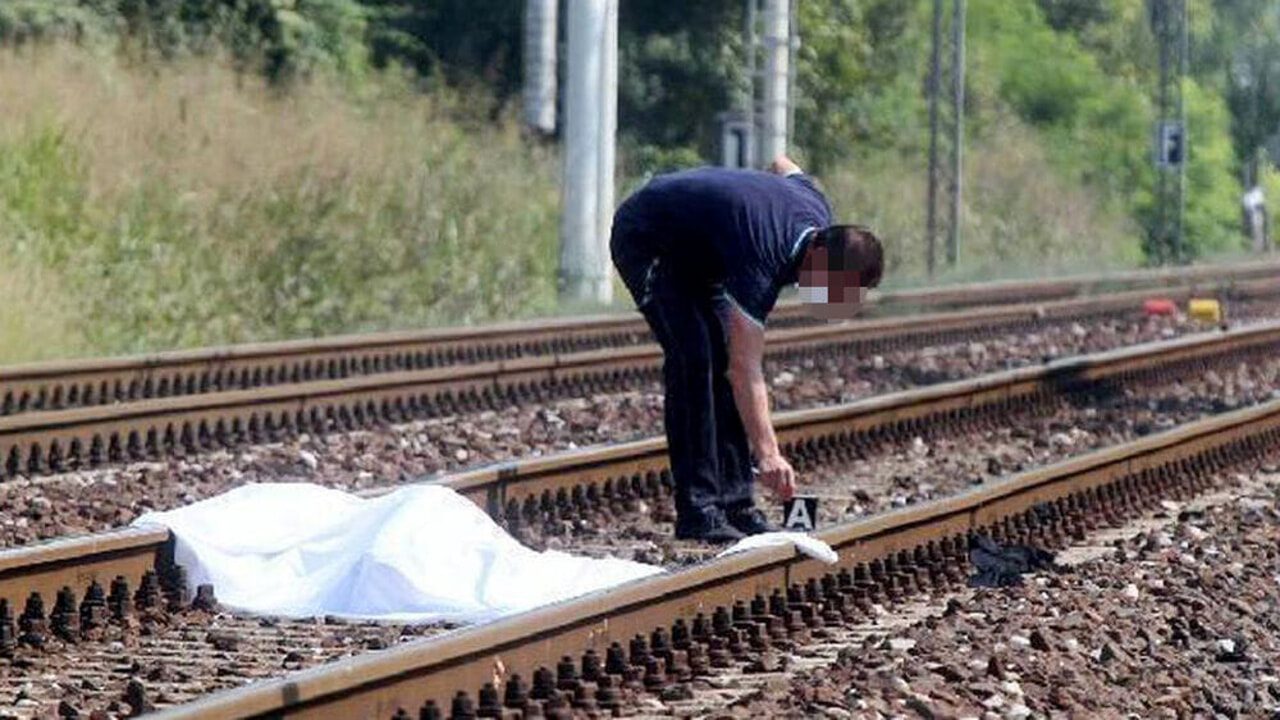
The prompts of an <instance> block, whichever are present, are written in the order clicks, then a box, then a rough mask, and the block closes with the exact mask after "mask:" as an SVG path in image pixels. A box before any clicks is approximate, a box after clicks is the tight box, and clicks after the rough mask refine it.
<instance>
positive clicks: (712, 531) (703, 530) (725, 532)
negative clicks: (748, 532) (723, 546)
mask: <svg viewBox="0 0 1280 720" xmlns="http://www.w3.org/2000/svg"><path fill="white" fill-rule="evenodd" d="M744 537H746V536H745V535H743V534H742V531H741V530H739V529H738V528H736V527H734V526H732V525H730V524H729V523H727V522H725V519H724V517H723V516H714V517H711V518H707V519H706V521H705V522H702V523H680V522H677V523H676V539H677V540H702V541H704V542H709V543H728V542H737V541H739V540H741V539H742V538H744Z"/></svg>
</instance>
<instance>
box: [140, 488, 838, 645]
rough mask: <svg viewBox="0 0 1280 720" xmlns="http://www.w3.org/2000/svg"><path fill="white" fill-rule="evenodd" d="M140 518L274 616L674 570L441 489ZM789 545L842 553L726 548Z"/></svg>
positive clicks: (496, 598)
mask: <svg viewBox="0 0 1280 720" xmlns="http://www.w3.org/2000/svg"><path fill="white" fill-rule="evenodd" d="M134 524H135V525H159V526H162V527H167V528H169V530H170V531H172V532H173V534H174V536H175V538H176V547H175V559H176V560H177V562H179V563H181V564H182V565H184V566H185V567H186V569H187V581H188V583H189V584H190V585H191V586H192V587H193V588H194V587H195V586H197V585H200V584H203V583H211V584H212V585H213V587H214V592H215V594H216V595H217V596H218V601H219V602H220V603H222V604H223V605H224V606H226V607H229V608H232V609H235V610H238V611H242V612H248V613H255V614H262V615H277V616H286V617H312V616H317V615H337V616H342V617H349V618H366V619H375V620H386V621H406V622H408V621H413V622H431V621H437V620H447V621H454V622H464V623H469V622H483V621H485V620H490V619H493V618H496V617H501V616H503V615H507V614H510V613H514V612H520V611H522V610H528V609H532V608H534V607H538V606H540V605H546V604H549V603H553V602H558V601H561V600H566V599H569V598H572V597H576V596H578V595H582V594H585V593H589V592H593V591H596V590H602V589H605V588H609V587H613V586H614V585H619V584H621V583H624V582H628V581H631V580H636V579H639V578H642V577H646V576H649V575H653V574H655V573H659V572H662V571H663V570H662V568H660V567H656V566H653V565H645V564H642V563H637V562H631V561H628V560H620V559H613V558H605V559H597V558H588V557H580V556H575V555H569V554H566V553H562V552H556V551H552V550H549V551H545V552H538V551H536V550H532V549H530V548H527V547H525V546H523V545H521V544H520V543H519V542H518V541H516V540H515V539H514V538H512V537H511V536H510V535H508V534H507V533H506V531H504V530H503V529H502V528H501V527H499V526H498V525H497V524H496V523H494V522H493V520H491V519H490V518H489V516H488V515H487V514H486V513H485V512H484V511H483V510H481V509H480V508H479V507H477V506H476V505H475V504H474V503H472V502H471V501H469V500H467V499H466V498H464V497H462V496H461V495H459V494H458V493H456V492H454V491H453V490H451V489H449V488H446V487H442V486H438V485H412V486H407V487H404V488H401V489H399V490H396V491H395V492H392V493H388V494H386V495H383V496H381V497H376V498H369V499H366V498H360V497H357V496H354V495H351V494H348V493H345V492H342V491H340V490H332V489H328V488H323V487H320V486H318V485H311V484H306V483H281V484H258V485H245V486H243V487H240V488H237V489H235V490H231V491H229V492H227V493H224V494H222V495H218V496H216V497H213V498H209V499H208V500H203V501H200V502H197V503H194V504H192V505H188V506H186V507H183V508H178V509H176V510H170V511H166V512H152V513H147V514H145V515H143V516H142V517H140V518H138V519H137V520H135V521H134ZM787 542H793V543H794V544H795V545H796V546H797V548H798V549H800V550H801V551H802V552H805V553H807V554H810V555H813V556H814V557H817V558H819V559H822V560H825V561H827V562H834V560H835V553H834V551H832V550H831V548H830V547H828V546H826V544H825V543H822V542H821V541H818V540H816V539H814V538H811V537H807V536H804V535H800V534H797V533H770V534H769V535H764V536H760V535H758V536H755V537H754V538H747V539H746V540H743V541H742V542H740V543H739V544H738V545H735V546H734V547H731V548H729V549H728V550H726V551H725V553H723V554H728V553H729V552H733V551H736V550H746V549H751V548H752V547H759V546H763V545H778V544H785V543H787ZM824 548H825V552H824V551H823V549H824Z"/></svg>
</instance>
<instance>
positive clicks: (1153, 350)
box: [0, 323, 1280, 717]
mask: <svg viewBox="0 0 1280 720" xmlns="http://www.w3.org/2000/svg"><path fill="white" fill-rule="evenodd" d="M1277 345H1280V323H1276V324H1271V325H1265V326H1258V327H1252V328H1247V329H1242V330H1234V331H1227V332H1221V333H1213V334H1211V335H1210V336H1207V337H1192V338H1184V339H1180V340H1174V341H1170V342H1164V343H1154V344H1149V345H1145V346H1139V347H1134V348H1127V349H1123V350H1116V351H1111V352H1107V353H1101V354H1098V355H1094V356H1088V357H1082V358H1075V359H1071V360H1064V361H1059V362H1055V363H1051V364H1049V365H1046V366H1043V367H1038V368H1026V369H1020V370H1013V371H1007V372H1002V373H996V374H993V375H989V376H985V377H981V378H976V379H972V380H966V381H960V382H954V383H947V384H943V385H937V386H932V387H929V388H924V389H920V390H913V391H908V392H902V393H895V394H892V395H885V396H881V397H874V398H869V399H866V400H862V401H858V402H854V403H849V404H847V405H842V406H838V407H831V408H820V409H814V410H805V411H797V412H791V413H785V414H782V415H780V416H779V417H778V418H777V421H778V429H779V435H780V441H781V443H782V445H783V448H784V450H785V451H786V452H787V453H788V454H789V455H790V456H791V457H792V458H793V459H794V460H795V461H796V463H797V465H798V466H799V467H801V468H804V467H806V466H812V465H816V464H821V463H823V462H826V461H828V460H830V459H832V458H838V457H841V456H842V455H845V454H849V453H856V452H860V451H862V450H865V449H866V448H867V447H868V446H869V445H872V444H877V443H880V442H882V441H884V440H886V439H889V438H895V437H903V436H907V435H914V434H920V433H924V434H926V435H927V434H929V433H930V432H940V431H943V430H944V429H945V430H947V431H950V430H952V429H956V428H962V427H965V426H966V425H968V424H969V423H974V422H990V421H997V419H998V418H1001V417H1004V416H1006V415H1007V414H1008V413H1010V412H1013V411H1023V412H1026V411H1032V412H1034V411H1035V409H1036V408H1037V407H1039V406H1040V405H1041V404H1048V403H1049V402H1051V401H1053V400H1054V399H1055V398H1058V397H1061V396H1062V394H1064V393H1074V392H1081V391H1083V392H1090V391H1097V390H1099V389H1103V390H1105V389H1107V388H1109V387H1112V386H1115V385H1120V384H1124V383H1127V382H1134V381H1141V380H1145V379H1156V380H1160V379H1163V378H1165V377H1169V376H1172V375H1176V374H1181V373H1186V372H1194V371H1199V370H1201V369H1203V368H1206V367H1210V366H1213V365H1215V364H1219V363H1223V362H1239V361H1241V360H1242V359H1247V358H1249V357H1254V356H1260V355H1273V354H1274V352H1275V349H1276V346H1277ZM1144 442H1148V441H1144ZM1144 447H1145V446H1144ZM1108 452H1113V451H1108ZM1090 457H1094V456H1090ZM1073 462H1077V461H1073ZM1072 467H1074V466H1072ZM1134 467H1138V466H1137V465H1135V466H1134ZM438 481H439V482H443V483H445V484H447V485H449V486H450V487H453V488H454V489H456V490H458V491H459V492H460V493H462V494H464V495H466V496H467V497H469V498H471V499H472V500H473V501H474V502H477V503H478V504H480V505H481V506H482V507H486V508H487V509H488V511H489V512H490V513H491V514H492V515H493V516H494V517H495V518H497V519H498V520H499V521H500V522H501V523H503V524H504V525H506V526H507V527H508V528H511V527H512V526H513V525H517V524H519V523H521V522H528V517H529V514H530V513H533V514H538V513H544V512H547V511H551V512H556V511H557V509H558V508H574V507H578V508H581V507H590V506H591V505H593V504H598V503H607V502H608V501H609V500H610V499H618V498H626V497H628V496H632V497H635V496H640V497H645V496H652V495H654V494H658V493H665V492H668V491H669V487H668V486H667V484H668V480H667V459H666V453H665V446H664V442H663V441H662V440H661V439H651V440H645V441H639V442H633V443H627V444H622V445H617V446H608V447H601V448H593V449H586V450H580V451H576V452H572V453H566V454H564V455H558V456H554V457H547V458H535V459H529V460H524V461H519V462H513V463H503V464H500V465H495V466H492V467H488V468H482V469H479V470H475V471H471V472H467V473H462V474H458V475H453V476H449V477H446V478H440V479H438ZM990 492H991V489H990V488H984V489H983V490H981V491H980V492H979V493H978V494H977V495H975V494H974V493H970V494H969V495H966V496H965V497H967V498H972V497H979V496H980V497H983V498H987V497H988V495H983V494H982V493H990ZM1020 492H1022V491H1020ZM1027 492H1030V491H1027ZM1003 497H1004V496H1002V495H1000V496H995V495H992V496H990V498H988V499H986V500H984V501H983V502H984V503H986V505H984V506H983V507H998V508H1003V507H1005V505H1004V504H1001V503H1005V500H1003V499H1001V498H1003ZM1019 497H1021V495H1019ZM997 501H999V502H997ZM949 502H950V501H949ZM1010 502H1011V501H1010ZM1006 504H1007V503H1006ZM924 512H925V511H924V510H922V509H913V510H910V511H906V512H905V514H904V513H898V514H895V515H893V516H886V517H892V518H904V517H924V516H923V515H921V514H920V513H924ZM983 512H986V511H985V510H984V511H983ZM971 515H972V516H973V517H974V518H981V519H983V520H982V522H983V523H984V524H989V522H990V521H989V520H987V519H985V518H987V515H982V514H981V513H980V512H977V511H974V513H971ZM869 522H871V523H872V524H871V525H867V524H865V523H864V524H860V525H858V527H860V528H863V530H865V529H866V528H867V527H879V526H878V525H875V523H886V522H888V520H885V519H884V518H877V519H874V520H872V521H869ZM966 522H969V521H966ZM863 530H860V531H858V532H859V533H861V532H863ZM850 532H852V531H850ZM840 537H841V538H843V536H840ZM849 537H850V538H853V539H840V540H839V542H838V543H835V544H837V545H839V546H842V547H845V546H852V545H857V543H858V542H863V541H862V540H859V538H863V537H870V536H867V535H865V533H864V534H857V533H854V534H853V535H850V536H849ZM851 544H852V545H851ZM859 552H860V553H861V551H859ZM784 555H787V554H785V553H784ZM770 557H772V556H770ZM779 557H781V556H779ZM859 557H862V555H861V554H860V555H859ZM793 560H794V559H792V558H790V556H789V555H787V557H786V559H785V560H780V561H779V562H781V565H778V568H775V570H776V571H771V572H772V574H771V575H769V576H768V577H764V578H763V579H762V577H763V576H760V575H759V574H758V573H757V571H756V570H755V569H750V571H749V573H747V574H745V575H741V576H732V574H731V573H730V574H729V575H726V576H725V578H724V579H722V580H718V581H717V582H718V583H720V584H719V585H716V587H722V588H723V590H715V589H714V588H703V589H702V590H699V591H698V592H697V594H696V597H697V598H703V599H704V600H705V601H706V602H711V600H713V599H716V598H725V597H730V596H732V597H742V595H741V592H743V588H746V587H763V585H762V584H761V583H766V582H771V580H769V578H773V579H775V580H776V579H778V578H783V579H785V580H787V581H788V582H789V581H790V579H791V578H793V577H801V578H807V577H808V576H807V575H803V574H796V573H797V572H798V571H793V570H791V569H789V568H791V567H792V564H793ZM744 562H746V561H745V560H744V559H735V560H733V561H732V562H731V563H729V564H727V565H726V564H724V563H721V564H719V565H715V566H714V567H715V568H716V569H715V571H714V573H720V574H721V575H724V574H725V573H727V572H728V570H726V568H732V567H739V565H735V564H734V563H744ZM770 562H773V561H772V560H771V561H770ZM741 567H743V568H755V567H756V565H754V564H751V563H747V564H745V565H741ZM779 568H781V569H779ZM744 572H747V571H746V570H744ZM697 573H703V574H706V573H712V571H710V570H703V569H699V570H698V571H697ZM714 573H712V574H708V575H705V577H713V575H714ZM703 576H704V575H696V577H703ZM148 577H150V579H147V578H148ZM675 577H680V578H686V577H694V576H686V575H684V574H680V575H678V576H670V577H667V578H663V580H662V582H665V583H671V582H676V581H675V580H673V579H672V578H675ZM148 583H150V585H151V586H156V585H157V584H161V585H163V586H164V587H165V588H166V590H167V591H168V592H169V593H170V594H173V595H174V596H175V597H176V596H180V592H181V588H180V586H181V574H180V572H179V570H178V569H177V568H175V567H174V566H173V565H172V550H171V547H170V538H169V535H168V533H167V532H164V531H156V530H144V529H124V530H118V531H114V532H110V533H104V534H100V535H93V536H87V537H81V538H71V539H65V540H58V541H53V542H50V543H45V544H41V545H36V546H32V547H28V548H19V549H14V550H10V551H5V552H0V607H3V608H4V611H3V612H0V616H4V615H5V613H7V612H11V609H13V611H16V608H19V607H24V606H23V605H22V603H24V602H25V607H24V614H26V612H25V611H30V610H31V608H32V607H33V605H32V603H33V599H34V600H35V607H36V608H37V611H38V612H43V609H44V608H47V607H49V606H50V605H51V603H50V602H49V599H51V598H52V597H53V596H54V595H55V594H59V593H60V594H62V595H69V596H70V597H72V598H73V599H75V598H81V597H87V596H89V595H91V594H93V592H96V593H97V594H98V596H99V597H101V596H102V595H103V594H104V590H103V588H105V587H107V586H110V587H111V588H112V592H113V593H117V592H118V593H120V594H122V595H123V596H124V597H129V596H130V589H131V588H137V587H140V586H147V584H148ZM744 583H745V584H744ZM95 584H96V585H97V588H98V589H97V590H96V591H91V587H92V586H93V585H95ZM654 587H661V588H666V587H667V586H666V585H661V586H654ZM673 587H674V586H673ZM646 588H647V589H643V590H641V589H639V588H635V589H633V590H634V591H635V592H638V593H640V595H637V596H636V597H640V596H642V595H645V594H646V593H651V592H658V591H655V590H653V589H652V588H649V587H648V586H646ZM627 592H632V590H628V591H627ZM661 592H666V590H662V591H661ZM672 592H674V591H672ZM753 592H755V591H753ZM724 593H729V595H725V594H724ZM659 594H661V593H660V592H659ZM618 597H622V596H619V595H610V596H608V598H607V601H608V603H613V602H614V601H615V600H616V599H617V598H618ZM628 597H629V596H628ZM675 597H682V598H684V599H683V600H680V601H679V602H677V601H676V600H675V599H669V600H670V602H668V605H670V606H672V607H675V606H679V607H693V606H692V605H688V603H689V602H692V600H690V599H689V598H694V597H695V596H694V595H688V596H685V595H680V594H679V593H677V594H676V595H673V596H672V598H675ZM695 599H696V598H695ZM170 602H175V601H174V600H171V601H170ZM592 602H604V600H601V599H600V598H596V599H595V600H593V601H592ZM637 602H639V601H637ZM699 602H701V601H699ZM672 603H674V605H672ZM71 607H72V608H74V607H75V605H74V602H73V603H72V605H71ZM607 607H608V608H610V609H609V610H608V611H607V613H606V614H610V617H611V618H612V614H613V613H615V612H616V611H615V609H613V608H614V607H615V605H613V604H609V605H608V606H607ZM73 611H74V610H73ZM38 612H37V614H38ZM547 612H549V613H550V612H553V611H551V610H549V611H547ZM556 612H558V611H556ZM575 612H576V611H575ZM10 617H11V616H10ZM539 617H542V616H539ZM566 617H568V616H566ZM593 617H595V616H593ZM575 622H576V621H575ZM598 622H599V618H598V617H595V619H589V620H585V621H581V622H577V624H576V625H574V627H577V628H579V629H582V630H583V632H586V633H587V635H583V634H581V633H578V634H574V633H572V632H569V631H568V630H565V632H566V633H568V634H567V635H565V636H564V638H573V639H575V641H581V640H582V639H583V637H586V636H589V635H591V633H592V632H594V630H590V628H594V627H595V625H596V624H597V623H598ZM583 623H585V624H583ZM606 626H607V628H613V629H616V628H618V627H630V626H627V625H619V624H618V623H617V622H616V621H615V620H613V619H611V620H610V621H609V623H607V624H606ZM494 627H497V628H502V627H507V626H506V625H499V626H494ZM548 627H556V626H555V625H548ZM493 631H494V628H492V627H491V628H483V629H478V630H475V631H469V633H471V634H467V635H465V636H464V637H468V638H471V639H472V641H474V642H475V644H474V645H467V646H466V647H474V648H482V647H487V646H484V645H482V644H479V643H480V642H481V640H483V641H484V642H488V640H486V638H489V637H491V636H490V635H489V634H487V633H490V632H493ZM611 632H613V630H611ZM628 632H629V631H628ZM475 633H479V634H478V635H477V634H475ZM557 637H559V636H557ZM608 637H615V638H616V637H619V636H618V635H611V636H608ZM477 638H479V640H477ZM564 638H561V639H560V640H556V642H561V641H562V640H564ZM446 647H448V648H454V647H455V646H453V645H448V646H446ZM458 647H462V646H458ZM557 647H558V646H557ZM455 649H456V648H455ZM580 650H581V648H579V649H578V650H574V652H575V653H576V652H580ZM414 652H418V651H416V650H415V651H414ZM441 652H443V651H441V650H440V649H439V647H437V646H434V645H433V646H431V649H429V650H423V651H422V653H423V654H421V655H412V657H416V658H419V659H422V658H428V657H429V658H434V659H437V660H438V659H440V658H442V657H450V656H449V655H448V654H447V653H446V654H444V655H442V654H440V653H441ZM450 652H452V650H451V651H450ZM485 652H487V653H488V654H489V655H492V654H493V653H494V652H495V651H494V650H493V649H492V648H489V649H488V650H486V651H485ZM497 652H498V654H499V655H500V656H501V658H502V660H503V662H504V663H506V664H507V666H508V667H527V666H526V665H523V664H520V663H524V662H525V660H526V659H528V658H527V657H526V654H527V653H528V652H533V651H532V650H527V649H524V650H519V651H518V652H516V651H515V650H512V651H510V652H509V651H507V650H501V651H497ZM537 652H540V653H544V654H545V651H544V650H539V651H537ZM397 657H398V656H397ZM528 657H529V658H531V657H533V656H528ZM538 657H539V658H542V655H538ZM361 662H362V663H364V662H372V663H374V665H370V666H366V665H363V664H358V665H356V666H354V667H357V668H367V667H375V668H380V669H379V670H378V672H382V671H383V670H384V669H385V668H386V667H388V666H385V665H382V664H379V663H381V662H382V661H381V660H375V659H371V660H368V661H361ZM405 662H410V661H409V660H405ZM412 662H418V660H413V661H412ZM468 662H470V661H468ZM477 662H479V661H477ZM539 662H542V660H541V659H540V660H539ZM476 667H479V666H478V665H477V666H475V667H473V668H472V670H468V671H467V672H468V673H473V671H476V670H475V668H476ZM364 672H365V671H364V670H360V671H359V673H357V674H358V675H360V676H361V677H364V675H363V674H362V673H364ZM370 672H372V671H370ZM476 672H478V671H476ZM303 677H309V676H303ZM326 677H329V676H326ZM369 677H372V676H369ZM466 678H467V679H466V683H463V684H461V685H458V687H467V688H471V689H472V690H474V689H475V688H478V687H479V683H480V682H482V681H476V680H475V676H474V675H473V674H468V675H466ZM307 682H308V683H310V681H307ZM450 682H454V681H453V680H450ZM326 683H327V684H326ZM467 683H469V684H467ZM321 686H324V687H329V688H331V689H332V690H333V691H334V692H337V688H339V687H340V684H339V683H337V681H336V680H333V678H332V677H329V679H327V680H325V681H323V682H322V683H321V685H314V684H306V685H305V687H306V688H307V689H306V690H305V692H302V693H301V694H297V695H293V694H290V693H292V690H288V689H287V688H286V686H284V685H278V686H273V687H276V691H278V692H279V693H282V694H281V695H278V696H274V697H275V700H273V702H276V703H281V702H283V703H284V704H283V705H279V706H278V708H277V709H283V708H287V707H291V705H292V703H294V701H300V700H302V699H304V698H319V697H321V695H323V694H324V693H320V692H319V690H317V689H316V688H318V687H321ZM289 687H292V686H289ZM414 687H415V688H418V689H415V690H414V691H413V692H414V693H420V690H421V688H420V687H419V686H417V685H414ZM430 687H432V688H436V687H437V686H435V685H431V686H430ZM439 687H443V686H439ZM282 688H286V689H282ZM276 691H272V692H276ZM262 692H267V691H255V693H256V694H252V697H253V698H255V699H254V700H253V703H257V704H251V705H246V706H244V707H246V708H249V709H248V710H246V711H245V713H246V714H251V713H258V712H268V711H267V710H262V709H259V707H260V703H262V702H265V700H264V698H268V697H269V696H270V693H269V692H268V695H263V694H261V693H262ZM326 692H328V691H326ZM397 692H398V691H397ZM435 692H436V690H435V689H433V690H431V691H430V692H427V693H426V694H425V695H422V697H436V698H441V699H444V698H446V696H440V695H436V694H434V693H435ZM420 694H421V693H420ZM396 697H397V698H399V699H397V700H396V701H395V702H398V703H401V704H402V705H403V706H404V707H411V705H410V704H405V703H410V702H411V701H410V700H409V699H408V698H410V697H411V695H397V696H396ZM219 702H222V701H221V700H220V701H219ZM360 702H364V701H363V700H362V701H360ZM412 702H415V703H421V702H422V700H421V699H418V700H413V701H412ZM195 707H196V708H197V709H198V708H201V707H204V705H197V706H195ZM211 707H218V708H223V709H225V707H226V706H223V705H214V706H211ZM360 707H361V708H364V709H357V708H356V707H355V706H352V708H350V709H351V711H352V712H355V713H356V714H355V715H352V716H365V714H366V710H367V708H366V707H365V706H363V705H362V706H360ZM387 707H390V706H387ZM346 710H348V708H346V707H345V706H344V707H341V708H338V709H336V710H335V709H332V708H326V709H325V710H324V711H323V712H339V711H343V712H345V711H346ZM290 712H292V711H290ZM379 713H381V711H379ZM236 714H240V713H236ZM385 716H386V717H390V716H391V712H386V713H385Z"/></svg>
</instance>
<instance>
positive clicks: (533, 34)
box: [524, 0, 559, 135]
mask: <svg viewBox="0 0 1280 720" xmlns="http://www.w3.org/2000/svg"><path fill="white" fill-rule="evenodd" d="M558 6H559V0H525V4H524V122H525V124H526V125H528V126H529V127H530V128H531V129H533V130H535V131H537V132H539V133H542V134H543V135H552V134H554V133H555V131H556V11H557V9H558Z"/></svg>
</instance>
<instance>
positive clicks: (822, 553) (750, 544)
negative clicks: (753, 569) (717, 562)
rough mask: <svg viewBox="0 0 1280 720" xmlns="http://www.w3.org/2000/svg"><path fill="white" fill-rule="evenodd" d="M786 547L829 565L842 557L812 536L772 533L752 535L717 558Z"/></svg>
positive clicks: (794, 533) (797, 533)
mask: <svg viewBox="0 0 1280 720" xmlns="http://www.w3.org/2000/svg"><path fill="white" fill-rule="evenodd" d="M786 545H794V546H795V548H796V550H799V551H800V552H802V553H804V554H805V555H808V556H809V557H811V558H813V559H814V560H817V561H819V562H824V563H826V564H828V565H834V564H836V562H838V561H839V560H840V556H839V555H837V554H836V551H835V550H833V549H832V548H831V546H830V545H828V544H826V543H825V542H823V541H821V540H819V539H818V538H816V537H813V536H812V535H806V534H804V533H801V532H771V533H761V534H759V535H751V536H749V537H745V538H743V539H741V540H739V541H738V542H736V543H734V544H733V545H731V546H729V547H728V548H726V549H725V550H724V551H723V552H721V553H720V554H719V555H717V556H716V557H724V556H725V555H732V554H734V553H740V552H746V551H747V550H755V549H756V548H763V547H784V546H786Z"/></svg>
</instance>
